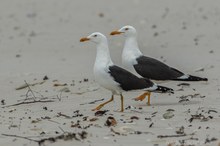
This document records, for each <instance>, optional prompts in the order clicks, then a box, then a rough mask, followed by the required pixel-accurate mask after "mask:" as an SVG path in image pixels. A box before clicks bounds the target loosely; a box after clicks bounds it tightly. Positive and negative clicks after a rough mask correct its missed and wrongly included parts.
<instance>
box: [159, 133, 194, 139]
mask: <svg viewBox="0 0 220 146" xmlns="http://www.w3.org/2000/svg"><path fill="white" fill-rule="evenodd" d="M188 135H190V136H193V135H195V133H191V134H185V133H184V134H176V135H158V136H157V138H171V137H184V136H188Z"/></svg>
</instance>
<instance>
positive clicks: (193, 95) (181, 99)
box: [177, 93, 205, 103]
mask: <svg viewBox="0 0 220 146" xmlns="http://www.w3.org/2000/svg"><path fill="white" fill-rule="evenodd" d="M189 97H190V98H205V96H203V95H200V94H199V93H196V94H190V95H182V96H180V97H177V98H179V99H180V100H179V103H181V102H186V101H189Z"/></svg>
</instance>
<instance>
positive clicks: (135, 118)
mask: <svg viewBox="0 0 220 146" xmlns="http://www.w3.org/2000/svg"><path fill="white" fill-rule="evenodd" d="M130 119H131V120H139V117H137V116H132V117H131V118H130Z"/></svg>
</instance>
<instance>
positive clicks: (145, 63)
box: [134, 56, 207, 81]
mask: <svg viewBox="0 0 220 146" xmlns="http://www.w3.org/2000/svg"><path fill="white" fill-rule="evenodd" d="M136 61H137V64H135V65H134V68H135V70H136V72H137V73H138V74H139V75H141V76H142V77H145V78H148V79H153V80H181V81H207V78H200V77H195V76H191V75H185V74H184V73H182V72H181V71H179V70H177V69H175V68H172V67H169V66H168V65H166V64H164V63H162V62H160V61H158V60H156V59H153V58H150V57H146V56H140V57H138V58H137V59H136ZM184 75H185V77H184V78H181V77H182V76H184Z"/></svg>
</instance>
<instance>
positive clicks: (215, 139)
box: [205, 137, 218, 144]
mask: <svg viewBox="0 0 220 146" xmlns="http://www.w3.org/2000/svg"><path fill="white" fill-rule="evenodd" d="M217 140H218V139H217V138H215V137H212V138H210V139H209V138H208V137H207V138H206V139H205V144H207V143H211V142H213V141H217Z"/></svg>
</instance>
